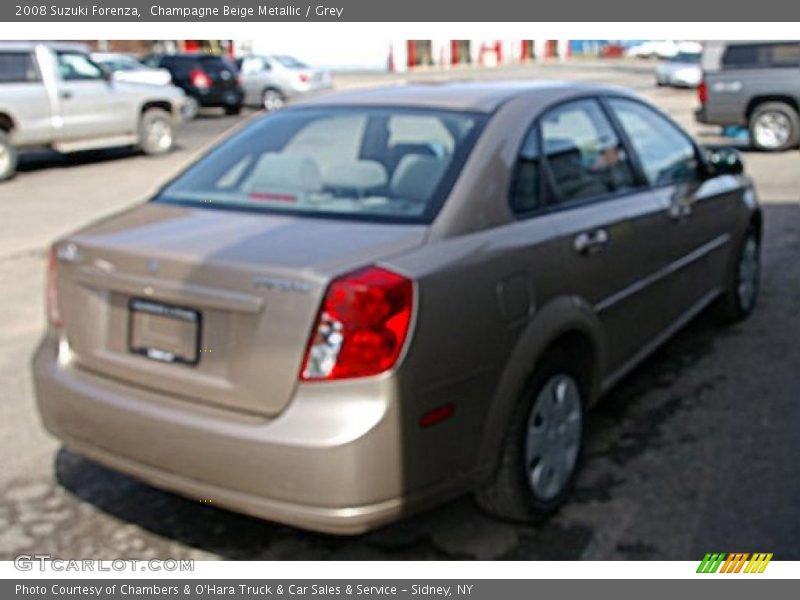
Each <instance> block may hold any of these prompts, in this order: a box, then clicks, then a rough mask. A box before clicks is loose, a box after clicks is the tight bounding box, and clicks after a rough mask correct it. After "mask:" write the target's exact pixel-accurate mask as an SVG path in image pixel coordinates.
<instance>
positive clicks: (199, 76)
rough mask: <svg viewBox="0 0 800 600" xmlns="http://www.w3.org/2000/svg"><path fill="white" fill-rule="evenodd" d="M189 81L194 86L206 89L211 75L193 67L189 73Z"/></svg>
mask: <svg viewBox="0 0 800 600" xmlns="http://www.w3.org/2000/svg"><path fill="white" fill-rule="evenodd" d="M189 81H191V83H192V85H193V86H194V87H196V88H199V89H203V90H206V89H208V88H210V87H211V77H209V76H208V73H206V72H205V71H203V70H202V69H194V70H193V71H192V72H191V73H189Z"/></svg>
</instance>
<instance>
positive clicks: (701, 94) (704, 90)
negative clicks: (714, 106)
mask: <svg viewBox="0 0 800 600" xmlns="http://www.w3.org/2000/svg"><path fill="white" fill-rule="evenodd" d="M697 99H698V100H700V104H705V103H706V102H707V101H708V84H707V83H706V82H705V80H704V81H701V82H700V85H698V86H697Z"/></svg>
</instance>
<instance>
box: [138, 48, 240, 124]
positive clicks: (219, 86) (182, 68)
mask: <svg viewBox="0 0 800 600" xmlns="http://www.w3.org/2000/svg"><path fill="white" fill-rule="evenodd" d="M143 62H144V63H145V64H146V65H148V66H150V67H156V68H161V69H166V70H167V71H169V73H170V75H172V82H173V83H174V84H175V85H177V86H178V87H179V88H181V89H182V90H183V91H184V92H185V93H186V95H187V96H189V97H190V98H192V99H193V100H194V101H195V102H196V107H211V108H223V109H224V110H225V114H228V115H238V114H239V112H240V111H241V110H242V102H243V99H244V93H243V91H242V86H241V84H240V81H239V71H238V69H237V68H236V65H235V64H234V62H233V60H232V59H230V58H228V57H226V56H216V55H213V54H200V53H186V54H152V55H150V56H148V57H146V58H144V59H143Z"/></svg>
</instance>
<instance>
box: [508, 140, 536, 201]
mask: <svg viewBox="0 0 800 600" xmlns="http://www.w3.org/2000/svg"><path fill="white" fill-rule="evenodd" d="M541 196H542V166H541V154H540V152H539V128H538V127H535V128H534V129H533V130H532V131H531V132H530V133H529V134H528V137H527V138H526V139H525V142H524V143H523V144H522V148H521V149H520V152H519V157H518V158H517V165H516V167H515V168H514V175H513V179H512V183H511V208H512V209H513V210H514V212H516V213H527V212H531V211H533V210H536V209H537V208H541V207H542V205H543V202H542V197H541Z"/></svg>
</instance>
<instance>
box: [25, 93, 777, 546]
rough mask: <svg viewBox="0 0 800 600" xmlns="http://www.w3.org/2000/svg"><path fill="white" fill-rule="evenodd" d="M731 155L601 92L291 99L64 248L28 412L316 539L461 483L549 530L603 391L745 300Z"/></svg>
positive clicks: (748, 285)
mask: <svg viewBox="0 0 800 600" xmlns="http://www.w3.org/2000/svg"><path fill="white" fill-rule="evenodd" d="M742 169H743V167H742V163H741V161H740V159H739V155H738V154H737V153H736V151H734V150H725V149H719V150H716V151H713V152H710V151H706V150H704V149H703V148H701V147H699V146H697V145H696V144H695V143H694V142H693V141H692V139H691V138H690V137H689V136H688V135H687V134H686V133H685V132H684V131H683V130H682V129H681V128H680V127H679V126H678V125H676V124H675V123H674V122H673V121H671V120H670V119H669V118H668V117H666V116H665V115H664V114H662V113H661V112H659V111H658V110H656V109H655V108H653V107H652V106H651V105H649V104H647V103H646V102H644V101H642V100H640V99H639V98H638V97H636V96H635V95H633V94H631V93H627V92H625V91H620V90H618V89H616V88H609V87H605V86H594V85H589V84H579V83H570V84H564V83H553V82H546V81H541V82H514V83H503V82H490V83H485V82H484V83H477V82H475V83H450V84H441V85H436V86H431V85H422V84H420V85H410V86H407V87H397V86H394V87H389V88H385V89H369V90H353V91H347V92H336V93H332V94H328V95H325V96H322V97H318V98H315V99H308V100H305V101H302V102H299V103H298V104H296V105H293V106H290V107H287V108H285V109H283V110H280V111H276V112H274V113H269V114H267V115H264V116H263V117H261V118H260V119H256V120H254V121H253V122H251V123H250V124H248V125H247V126H246V127H244V128H242V129H240V130H239V131H238V132H237V133H235V134H233V135H232V137H230V138H229V139H228V140H227V141H225V142H223V143H222V144H220V145H219V146H217V147H216V148H215V149H213V150H211V151H210V152H209V153H208V154H207V155H205V156H204V157H203V158H200V159H199V160H198V161H197V162H196V163H195V164H193V165H192V166H190V167H189V168H188V169H187V170H186V171H185V172H184V173H183V174H182V175H179V176H178V177H177V178H176V179H174V180H173V181H172V182H171V183H170V184H168V185H167V186H165V187H164V188H163V189H162V190H161V191H160V192H159V193H158V194H157V195H156V196H155V197H154V198H153V199H152V200H151V201H150V202H147V203H145V204H143V205H140V206H136V207H134V208H132V209H129V210H128V211H127V212H124V213H121V214H118V215H116V216H114V217H112V218H105V219H103V220H101V221H99V222H98V223H96V224H94V225H90V226H88V227H85V228H83V229H81V230H80V231H78V232H76V233H74V234H72V235H68V236H65V237H64V238H62V239H60V240H58V241H57V242H56V243H55V245H54V246H53V248H52V250H51V252H50V255H49V266H48V280H47V295H46V296H47V306H48V308H47V314H48V323H49V326H48V329H47V332H46V334H45V335H44V338H43V339H42V342H41V345H40V346H39V348H38V350H37V352H36V356H35V359H34V363H33V370H34V382H35V388H36V396H37V399H38V406H39V410H40V412H41V415H42V418H43V420H44V424H45V426H46V427H47V429H48V430H49V431H51V432H52V433H53V434H55V435H56V436H57V437H58V438H60V439H61V440H63V442H64V443H65V444H66V445H67V446H68V447H70V448H72V449H73V450H74V451H76V452H78V453H81V454H84V455H86V456H88V457H90V458H92V459H94V460H96V461H99V462H100V463H102V464H105V465H108V466H109V467H111V468H113V469H117V470H119V471H123V472H125V473H129V474H132V475H134V476H136V477H140V478H142V479H144V480H145V481H148V482H151V483H152V484H154V485H156V486H159V487H163V488H166V489H169V490H174V491H176V492H179V493H181V494H184V495H186V496H188V497H193V498H209V499H211V501H212V502H213V503H214V504H216V505H219V506H222V507H227V508H231V509H234V510H238V511H242V512H245V513H248V514H250V515H255V516H258V517H262V518H266V519H272V520H275V521H281V522H285V523H289V524H293V525H297V526H301V527H306V528H310V529H317V530H321V531H327V532H334V533H340V534H342V533H347V534H352V533H358V532H362V531H365V530H367V529H370V528H374V527H377V526H379V525H381V524H383V523H387V522H389V521H392V520H395V519H398V518H400V517H402V516H405V515H408V514H411V513H413V512H415V511H418V510H420V509H422V508H424V507H426V506H430V505H431V504H434V503H437V502H441V501H443V500H444V499H447V498H450V497H453V496H454V495H457V494H460V493H463V492H465V491H473V492H475V493H476V494H477V497H478V498H479V501H480V503H481V505H482V506H483V507H484V508H486V509H487V510H489V511H490V512H491V513H492V514H495V515H499V516H502V517H509V518H513V519H526V520H527V519H530V518H532V517H533V516H535V515H542V514H548V513H550V512H552V511H554V510H556V509H557V508H558V507H559V506H560V505H561V504H562V503H563V502H565V501H566V499H567V498H568V495H569V491H570V487H571V485H572V482H573V481H574V479H575V476H576V473H577V470H578V466H579V464H580V456H581V452H582V449H583V444H584V436H585V431H586V411H587V409H588V408H589V407H591V406H592V405H593V404H594V403H595V402H596V401H597V399H598V398H599V397H600V396H602V395H603V394H604V393H605V392H607V391H608V390H609V389H610V388H612V387H613V386H614V384H615V383H616V382H618V381H619V380H620V379H621V378H622V377H624V376H625V375H626V374H627V373H629V372H630V371H631V370H632V369H633V368H634V367H636V365H638V364H639V363H641V362H642V360H644V358H645V357H647V356H648V355H650V354H651V353H652V352H653V351H654V350H655V349H656V348H658V347H659V345H661V344H662V343H663V342H664V341H665V340H666V339H668V338H669V337H670V336H671V335H672V334H674V333H675V332H676V331H678V330H679V329H680V328H681V327H682V326H683V325H685V324H686V323H687V322H688V321H689V320H690V319H692V317H694V316H695V315H697V314H698V313H699V312H700V311H701V310H703V309H704V308H705V307H707V306H710V305H712V304H713V303H717V310H719V311H720V314H722V315H724V316H725V317H726V318H729V319H740V318H743V317H745V316H747V315H748V314H749V313H750V312H751V311H752V310H753V308H754V306H755V303H756V299H757V295H758V288H759V264H760V263H759V256H760V250H759V249H760V241H761V221H762V217H761V211H760V209H759V206H758V204H757V201H756V193H755V190H754V188H753V184H752V182H751V180H750V179H749V178H748V177H746V176H745V175H744V174H743V173H742ZM678 434H679V432H675V435H678Z"/></svg>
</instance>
